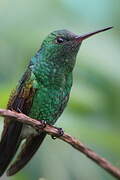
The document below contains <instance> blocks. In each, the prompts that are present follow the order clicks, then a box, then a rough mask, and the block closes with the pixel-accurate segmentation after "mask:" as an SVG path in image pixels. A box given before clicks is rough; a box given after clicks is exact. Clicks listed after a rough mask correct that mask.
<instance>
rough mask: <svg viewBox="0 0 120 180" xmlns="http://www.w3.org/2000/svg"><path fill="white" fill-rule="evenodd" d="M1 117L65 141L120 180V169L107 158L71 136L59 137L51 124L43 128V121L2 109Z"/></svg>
mask: <svg viewBox="0 0 120 180" xmlns="http://www.w3.org/2000/svg"><path fill="white" fill-rule="evenodd" d="M0 116H4V117H12V118H15V119H16V120H17V121H19V122H21V123H24V124H28V125H30V126H32V127H33V128H35V129H37V130H40V131H41V130H42V131H45V132H46V133H47V134H49V135H52V136H55V137H57V138H59V139H61V140H63V141H64V142H66V143H68V144H70V145H71V146H72V147H73V148H75V149H77V150H78V151H80V152H82V153H83V154H84V155H86V156H87V157H88V158H89V159H91V160H92V161H94V162H95V163H96V164H98V165H99V166H100V167H102V168H103V169H105V170H106V171H107V172H108V173H109V174H111V175H112V176H113V177H115V178H116V179H119V180H120V169H118V168H117V167H115V166H113V165H112V164H111V163H110V162H108V161H107V160H106V159H105V158H102V157H100V156H99V155H98V154H96V153H95V152H94V151H93V150H91V149H89V148H88V147H86V145H84V144H83V143H82V142H80V141H79V140H78V139H76V138H74V137H72V136H71V135H69V134H67V133H64V134H63V136H59V131H58V129H57V128H56V127H54V126H51V125H49V124H46V126H45V127H43V122H42V121H38V120H36V119H32V118H30V117H28V116H26V115H25V114H22V113H17V112H15V111H10V110H5V109H0Z"/></svg>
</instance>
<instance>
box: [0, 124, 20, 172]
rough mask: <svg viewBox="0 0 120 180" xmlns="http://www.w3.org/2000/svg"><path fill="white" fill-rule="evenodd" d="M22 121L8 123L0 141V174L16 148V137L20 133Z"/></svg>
mask: <svg viewBox="0 0 120 180" xmlns="http://www.w3.org/2000/svg"><path fill="white" fill-rule="evenodd" d="M21 129H22V123H19V122H13V123H11V124H9V126H8V127H7V129H6V131H5V133H4V135H3V136H2V139H1V142H0V176H2V175H3V173H4V171H5V170H6V168H7V167H8V165H9V163H10V162H11V160H12V158H13V157H14V155H15V152H16V151H17V148H18V139H19V136H20V133H21Z"/></svg>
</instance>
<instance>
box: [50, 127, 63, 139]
mask: <svg viewBox="0 0 120 180" xmlns="http://www.w3.org/2000/svg"><path fill="white" fill-rule="evenodd" d="M56 129H57V130H58V135H57V136H54V135H51V137H52V139H54V140H55V139H56V138H57V137H60V136H63V134H64V131H63V129H62V128H56Z"/></svg>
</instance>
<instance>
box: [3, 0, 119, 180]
mask: <svg viewBox="0 0 120 180" xmlns="http://www.w3.org/2000/svg"><path fill="white" fill-rule="evenodd" d="M111 25H112V26H114V27H115V28H114V29H112V30H110V31H107V32H104V33H101V34H98V35H96V36H94V37H92V38H90V39H88V40H86V41H85V42H84V43H83V44H82V46H81V49H80V52H79V54H78V56H77V63H76V67H75V70H74V85H73V88H72V92H71V97H70V101H69V104H68V106H67V108H66V110H65V112H64V113H63V115H62V116H61V118H60V120H59V121H58V123H57V124H56V126H58V127H63V129H64V130H65V131H66V132H68V133H70V134H71V135H73V136H75V137H77V138H79V139H80V140H81V141H82V142H84V143H85V144H86V145H88V147H90V148H92V149H93V150H95V151H96V152H97V153H99V154H100V155H101V156H103V157H105V158H107V159H108V160H109V161H111V162H112V163H113V164H114V165H116V166H117V167H120V140H119V138H120V130H119V129H120V0H91V1H89V0H34V1H33V0H20V1H18V0H11V1H8V0H0V108H5V107H6V103H7V101H8V97H9V94H10V91H11V89H13V87H15V85H16V82H17V81H18V80H19V79H20V77H21V75H22V73H23V72H24V70H25V66H26V65H27V64H28V62H29V60H30V58H31V56H33V55H34V53H35V51H36V50H37V49H39V47H40V44H41V42H42V40H43V39H44V38H45V36H46V35H47V34H48V33H50V32H51V31H53V30H57V29H69V30H70V31H73V32H74V33H77V34H81V33H86V32H90V31H94V30H98V29H100V28H104V27H106V26H111ZM1 119H2V118H1ZM1 130H2V121H1ZM1 179H2V180H7V179H11V180H21V179H22V180H38V179H39V180H61V179H62V180H113V179H114V178H113V177H111V176H110V175H109V174H108V173H106V172H105V171H104V170H102V169H101V168H99V167H98V166H97V165H96V164H94V163H93V162H92V161H91V160H89V159H88V158H86V157H85V156H84V155H82V154H80V153H79V152H77V151H76V150H75V149H73V148H72V147H71V146H69V145H67V144H66V143H63V142H61V141H59V140H55V141H53V140H52V139H51V138H50V137H47V138H46V140H45V141H44V143H43V145H42V147H41V148H40V149H39V151H38V152H37V153H36V155H35V156H34V158H33V159H32V160H31V161H30V163H29V164H28V165H27V166H26V167H25V168H24V169H23V170H22V171H20V173H18V174H17V175H16V176H13V177H11V178H7V177H6V176H5V175H4V176H3V178H1Z"/></svg>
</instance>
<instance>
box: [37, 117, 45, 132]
mask: <svg viewBox="0 0 120 180" xmlns="http://www.w3.org/2000/svg"><path fill="white" fill-rule="evenodd" d="M46 124H47V123H46V121H44V120H41V124H40V125H37V126H36V128H37V132H38V133H41V131H42V129H44V128H45V127H46ZM38 126H39V127H40V129H38Z"/></svg>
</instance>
